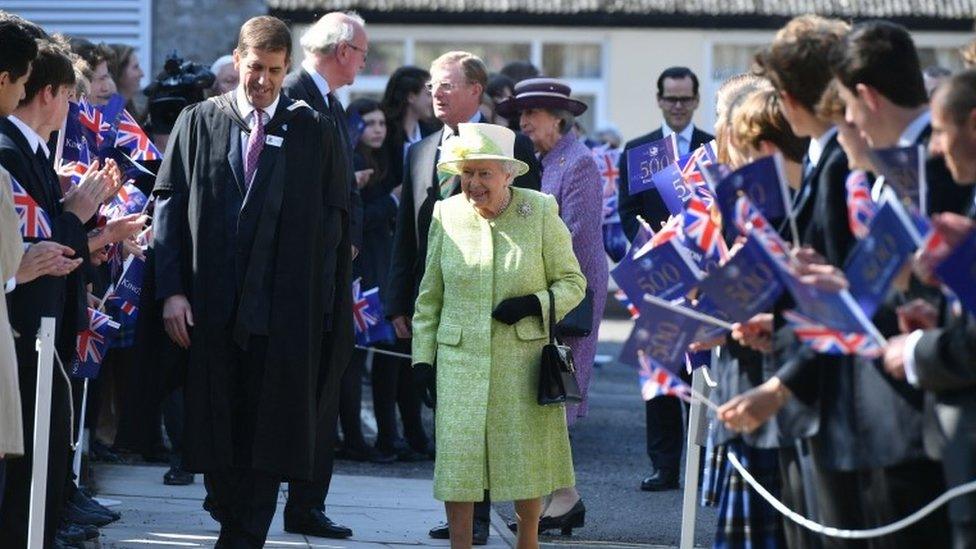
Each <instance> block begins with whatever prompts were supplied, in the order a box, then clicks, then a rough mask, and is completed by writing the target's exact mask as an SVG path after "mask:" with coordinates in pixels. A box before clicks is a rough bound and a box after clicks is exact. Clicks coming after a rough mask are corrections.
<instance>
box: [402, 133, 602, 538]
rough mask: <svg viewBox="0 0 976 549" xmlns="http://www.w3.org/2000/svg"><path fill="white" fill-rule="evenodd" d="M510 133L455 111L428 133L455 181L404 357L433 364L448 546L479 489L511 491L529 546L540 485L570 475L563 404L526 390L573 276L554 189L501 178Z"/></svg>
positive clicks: (461, 534)
mask: <svg viewBox="0 0 976 549" xmlns="http://www.w3.org/2000/svg"><path fill="white" fill-rule="evenodd" d="M514 141H515V134H514V133H512V131H511V130H509V129H507V128H503V127H501V126H495V125H491V124H460V125H459V128H458V135H457V136H454V137H451V138H449V139H448V140H447V141H445V143H444V145H442V147H441V161H440V162H439V163H438V166H437V167H438V171H439V173H440V174H442V175H443V177H442V178H441V179H442V180H444V181H445V183H444V184H455V183H454V182H453V181H451V180H450V179H447V178H448V177H451V178H453V177H454V176H458V177H459V179H460V185H461V191H462V192H461V194H458V195H455V196H453V197H451V198H448V199H446V200H443V201H440V202H438V203H437V204H436V205H435V206H434V213H433V222H432V223H431V226H430V236H429V249H428V252H427V266H426V272H425V274H424V278H423V280H422V282H421V284H420V293H419V295H418V297H417V304H416V308H415V313H414V317H413V327H414V336H413V360H414V365H415V367H417V368H420V369H422V370H428V371H429V369H430V368H432V367H433V366H432V365H434V364H436V368H435V370H436V374H435V375H436V395H435V396H436V404H437V406H436V414H435V415H436V417H435V421H436V423H435V429H436V432H437V449H436V450H437V460H436V463H435V464H434V497H436V498H437V499H440V500H442V501H444V502H445V506H446V508H447V517H448V525H449V528H450V535H451V547H470V545H471V522H472V513H473V502H475V501H481V500H482V498H483V495H484V491H485V490H490V491H491V494H492V499H494V500H495V501H506V500H514V501H515V508H516V514H517V517H518V524H519V527H518V547H520V548H533V547H537V546H538V524H539V515H540V513H541V511H542V496H544V495H547V494H550V493H552V492H553V491H554V490H556V489H559V488H566V487H569V486H573V485H574V484H575V478H574V475H573V463H572V455H571V453H570V447H569V435H568V433H567V430H566V414H565V411H564V410H563V407H562V406H540V405H539V404H538V403H537V402H536V394H537V389H538V387H537V386H538V378H539V365H540V357H541V355H542V348H543V346H544V345H545V344H546V343H547V341H548V325H549V324H548V323H549V322H551V321H553V320H558V319H560V318H562V317H563V316H564V315H565V314H566V313H567V312H569V311H570V310H571V309H572V308H573V307H575V306H576V305H577V304H578V303H579V302H580V301H581V300H582V298H583V293H584V288H585V287H586V279H585V278H584V277H583V275H582V273H581V272H580V267H579V263H578V262H577V261H576V256H575V255H574V254H573V246H572V241H571V238H570V234H569V230H568V229H567V228H566V225H564V224H563V222H562V220H560V218H559V212H558V207H557V205H556V201H555V199H554V198H553V197H551V196H549V195H545V194H542V193H538V192H535V191H531V190H526V189H519V188H514V187H512V186H511V183H512V179H513V178H514V177H517V176H518V175H521V174H522V173H525V171H526V170H527V169H528V166H526V165H525V164H524V163H522V162H520V161H519V160H516V159H515V158H514V157H513V154H512V151H513V144H514ZM550 291H551V293H552V296H553V300H554V306H555V315H556V319H551V318H549V292H550Z"/></svg>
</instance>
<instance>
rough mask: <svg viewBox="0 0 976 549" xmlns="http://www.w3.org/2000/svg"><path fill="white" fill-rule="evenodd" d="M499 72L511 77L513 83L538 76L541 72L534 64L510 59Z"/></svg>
mask: <svg viewBox="0 0 976 549" xmlns="http://www.w3.org/2000/svg"><path fill="white" fill-rule="evenodd" d="M501 73H502V74H504V75H505V76H507V77H509V78H511V79H512V82H514V83H515V84H518V83H519V82H521V81H523V80H528V79H529V78H538V77H539V76H540V75H541V74H542V73H540V72H539V69H538V68H536V66H535V65H533V64H532V63H530V62H528V61H512V62H511V63H509V64H507V65H505V66H504V67H502V70H501ZM513 86H514V84H513Z"/></svg>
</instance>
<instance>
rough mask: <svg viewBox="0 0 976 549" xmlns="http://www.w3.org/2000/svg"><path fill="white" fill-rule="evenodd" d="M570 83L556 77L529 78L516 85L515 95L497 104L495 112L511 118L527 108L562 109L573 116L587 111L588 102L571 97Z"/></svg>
mask: <svg viewBox="0 0 976 549" xmlns="http://www.w3.org/2000/svg"><path fill="white" fill-rule="evenodd" d="M572 91H573V90H571V89H570V88H569V84H567V83H566V82H564V81H562V80H557V79H555V78H529V79H528V80H522V81H521V82H519V83H518V84H516V85H515V95H513V96H512V97H509V98H508V99H506V100H504V101H501V102H499V103H498V104H497V105H495V112H497V113H498V114H500V115H501V116H504V117H505V118H511V116H512V115H513V114H516V113H518V112H519V111H524V110H526V109H562V110H564V111H569V112H570V113H572V115H573V116H579V115H581V114H583V113H584V112H586V104H585V103H583V102H582V101H577V100H576V99H572V98H571V97H569V94H570V93H572Z"/></svg>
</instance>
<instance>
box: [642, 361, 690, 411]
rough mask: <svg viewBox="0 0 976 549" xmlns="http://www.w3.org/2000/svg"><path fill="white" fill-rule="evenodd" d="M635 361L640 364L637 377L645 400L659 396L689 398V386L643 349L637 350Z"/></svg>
mask: <svg viewBox="0 0 976 549" xmlns="http://www.w3.org/2000/svg"><path fill="white" fill-rule="evenodd" d="M637 362H638V363H639V364H640V370H639V372H638V378H639V380H640V387H641V396H642V397H643V398H644V400H645V401H647V400H651V399H652V398H655V397H659V396H673V397H678V398H680V399H682V400H690V399H691V387H690V386H689V385H688V384H687V383H685V382H684V381H681V379H680V378H678V377H675V375H674V374H672V373H671V372H670V371H668V370H667V369H666V368H664V367H662V366H660V365H658V364H657V363H656V362H654V361H653V360H652V359H651V358H650V357H649V356H647V354H646V353H644V352H643V351H640V350H639V351H637Z"/></svg>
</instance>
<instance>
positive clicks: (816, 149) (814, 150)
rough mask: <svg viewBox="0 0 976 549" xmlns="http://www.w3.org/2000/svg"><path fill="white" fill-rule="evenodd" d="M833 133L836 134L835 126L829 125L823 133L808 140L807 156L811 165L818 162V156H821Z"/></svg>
mask: <svg viewBox="0 0 976 549" xmlns="http://www.w3.org/2000/svg"><path fill="white" fill-rule="evenodd" d="M835 135H837V127H836V126H831V127H830V129H829V130H827V131H825V132H824V133H823V135H821V136H820V137H818V138H816V139H811V140H810V146H809V147H808V148H807V158H808V159H809V160H810V165H811V166H816V165H817V164H819V163H820V157H822V156H823V152H824V148H825V147H826V146H827V143H828V142H830V140H831V138H833V137H834V136H835Z"/></svg>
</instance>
